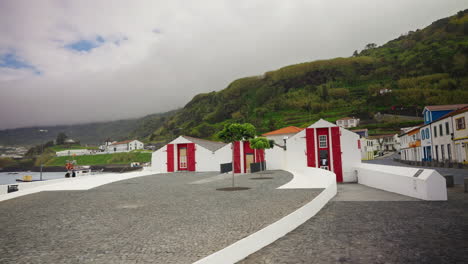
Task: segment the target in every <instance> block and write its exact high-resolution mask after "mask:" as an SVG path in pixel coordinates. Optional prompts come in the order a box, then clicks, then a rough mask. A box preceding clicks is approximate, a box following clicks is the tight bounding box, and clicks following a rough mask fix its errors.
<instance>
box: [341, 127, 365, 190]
mask: <svg viewBox="0 0 468 264" xmlns="http://www.w3.org/2000/svg"><path fill="white" fill-rule="evenodd" d="M340 133H341V153H342V154H341V162H342V163H343V181H344V182H355V181H357V178H356V173H355V171H354V166H356V164H361V154H360V151H359V148H358V141H359V135H357V134H356V133H354V132H351V131H349V130H346V129H344V128H340Z"/></svg>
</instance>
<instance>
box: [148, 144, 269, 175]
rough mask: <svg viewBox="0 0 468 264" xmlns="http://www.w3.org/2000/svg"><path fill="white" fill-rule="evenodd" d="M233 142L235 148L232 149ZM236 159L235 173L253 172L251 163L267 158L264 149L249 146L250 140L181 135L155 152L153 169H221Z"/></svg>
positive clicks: (162, 171)
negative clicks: (230, 141)
mask: <svg viewBox="0 0 468 264" xmlns="http://www.w3.org/2000/svg"><path fill="white" fill-rule="evenodd" d="M232 145H234V150H233V149H232ZM233 159H234V171H235V172H236V173H248V172H250V163H253V162H260V161H264V160H265V154H264V151H263V150H254V149H251V148H250V144H249V142H248V141H245V142H235V143H234V144H225V143H222V142H217V141H211V140H204V139H199V138H194V137H189V136H179V137H178V138H176V139H175V140H173V141H171V142H169V143H168V144H167V145H165V146H163V147H162V148H160V149H158V150H157V151H155V152H153V155H152V158H151V166H152V170H154V171H158V172H161V173H165V172H177V171H198V172H202V171H219V170H220V165H221V164H223V163H231V162H232V160H233Z"/></svg>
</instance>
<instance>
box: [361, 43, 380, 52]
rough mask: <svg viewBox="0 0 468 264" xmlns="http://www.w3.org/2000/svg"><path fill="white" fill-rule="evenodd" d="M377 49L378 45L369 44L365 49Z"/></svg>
mask: <svg viewBox="0 0 468 264" xmlns="http://www.w3.org/2000/svg"><path fill="white" fill-rule="evenodd" d="M375 48H377V44H375V43H369V44H367V45H366V46H365V47H364V49H365V50H369V49H375Z"/></svg>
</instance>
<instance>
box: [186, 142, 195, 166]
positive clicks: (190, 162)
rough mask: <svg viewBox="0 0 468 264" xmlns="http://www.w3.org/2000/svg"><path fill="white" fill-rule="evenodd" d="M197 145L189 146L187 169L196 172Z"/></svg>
mask: <svg viewBox="0 0 468 264" xmlns="http://www.w3.org/2000/svg"><path fill="white" fill-rule="evenodd" d="M195 164H196V161H195V143H189V144H187V169H188V171H195Z"/></svg>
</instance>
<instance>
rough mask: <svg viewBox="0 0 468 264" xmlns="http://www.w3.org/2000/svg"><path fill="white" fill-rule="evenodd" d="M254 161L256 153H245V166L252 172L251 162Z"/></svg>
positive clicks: (247, 170) (248, 171)
mask: <svg viewBox="0 0 468 264" xmlns="http://www.w3.org/2000/svg"><path fill="white" fill-rule="evenodd" d="M252 163H254V154H253V153H247V154H246V155H245V168H246V172H247V173H250V164H252Z"/></svg>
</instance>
